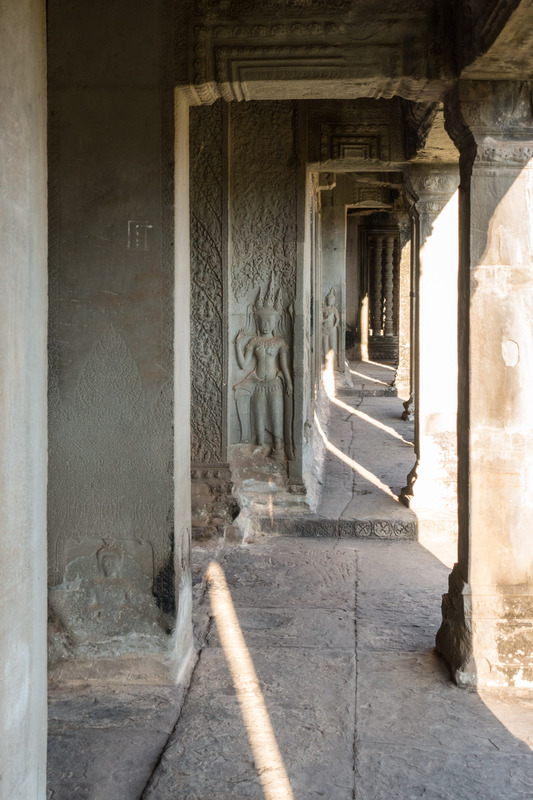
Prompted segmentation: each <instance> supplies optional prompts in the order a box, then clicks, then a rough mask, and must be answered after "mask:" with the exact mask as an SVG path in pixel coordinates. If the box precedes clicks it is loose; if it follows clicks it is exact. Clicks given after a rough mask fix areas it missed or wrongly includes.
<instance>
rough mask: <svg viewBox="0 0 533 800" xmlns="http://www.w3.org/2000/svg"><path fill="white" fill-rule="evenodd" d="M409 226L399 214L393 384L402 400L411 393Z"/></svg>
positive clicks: (404, 216)
mask: <svg viewBox="0 0 533 800" xmlns="http://www.w3.org/2000/svg"><path fill="white" fill-rule="evenodd" d="M411 227H412V224H411V218H410V217H409V216H408V215H407V214H406V213H404V214H402V215H399V220H398V228H399V231H400V264H399V272H400V275H399V279H400V280H399V286H400V298H399V303H398V309H399V320H398V368H397V370H396V377H395V379H394V386H395V387H396V389H397V391H398V397H400V398H401V399H402V400H408V399H409V397H410V395H411Z"/></svg>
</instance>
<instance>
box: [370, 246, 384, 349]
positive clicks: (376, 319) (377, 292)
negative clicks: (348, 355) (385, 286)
mask: <svg viewBox="0 0 533 800" xmlns="http://www.w3.org/2000/svg"><path fill="white" fill-rule="evenodd" d="M373 241H374V268H373V276H374V294H373V301H372V335H373V336H382V335H383V302H382V296H381V292H382V281H381V270H382V259H383V236H375V237H374V239H373Z"/></svg>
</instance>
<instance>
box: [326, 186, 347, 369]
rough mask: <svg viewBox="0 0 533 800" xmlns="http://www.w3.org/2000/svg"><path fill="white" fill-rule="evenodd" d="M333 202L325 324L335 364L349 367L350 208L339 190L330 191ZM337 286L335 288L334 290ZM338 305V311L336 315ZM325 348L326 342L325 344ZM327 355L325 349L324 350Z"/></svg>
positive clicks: (328, 215)
mask: <svg viewBox="0 0 533 800" xmlns="http://www.w3.org/2000/svg"><path fill="white" fill-rule="evenodd" d="M327 199H328V200H329V199H331V204H330V203H327V202H326V203H324V204H323V206H322V215H321V225H322V235H321V241H322V297H321V300H322V327H323V330H326V328H325V327H324V326H325V325H326V326H327V325H328V324H329V325H330V327H329V328H327V330H328V331H329V333H327V332H326V334H325V336H324V340H327V342H328V343H327V345H325V347H327V349H330V348H332V349H333V350H334V352H335V361H334V363H335V368H336V369H338V370H339V371H340V372H344V369H345V366H344V365H345V349H346V347H345V342H346V208H345V205H344V203H338V202H337V203H336V202H335V200H336V192H335V190H334V191H333V192H332V193H329V194H328V197H327ZM331 290H333V291H331ZM332 309H336V311H337V315H335V311H332ZM322 349H323V351H324V346H323V348H322ZM323 355H325V353H324V352H323Z"/></svg>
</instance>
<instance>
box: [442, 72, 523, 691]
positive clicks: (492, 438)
mask: <svg viewBox="0 0 533 800" xmlns="http://www.w3.org/2000/svg"><path fill="white" fill-rule="evenodd" d="M447 124H448V128H449V130H451V132H452V135H454V137H455V142H456V144H457V146H458V147H459V148H460V152H461V162H460V163H461V187H460V227H459V230H460V266H459V287H460V306H459V320H460V327H459V355H460V359H459V408H458V445H459V483H458V489H459V554H458V563H457V564H456V565H455V567H454V569H453V572H452V574H451V576H450V584H449V591H448V594H446V595H445V596H444V598H443V606H442V609H443V622H442V626H441V628H440V630H439V633H438V636H437V647H438V649H439V650H440V652H441V653H442V654H443V655H444V657H445V658H446V660H447V661H448V663H449V664H450V667H451V670H452V673H453V675H454V678H455V680H456V681H457V682H458V683H459V684H462V685H468V686H475V685H478V686H481V685H490V686H507V685H510V686H513V685H514V686H516V687H531V686H532V685H533V627H532V624H531V619H532V616H533V538H532V536H531V518H532V515H533V403H532V401H531V394H532V390H533V384H532V377H531V376H532V372H533V328H532V324H531V320H532V319H533V252H532V247H531V242H532V241H533V208H532V205H533V200H532V197H533V194H532V187H533V161H532V158H533V118H532V112H531V94H530V87H529V86H528V85H527V84H519V83H511V82H502V83H492V82H488V81H486V82H485V81H479V82H472V83H469V82H464V83H463V82H462V83H460V84H459V86H458V88H457V89H456V91H455V93H454V94H453V96H452V97H451V99H449V102H448V105H447Z"/></svg>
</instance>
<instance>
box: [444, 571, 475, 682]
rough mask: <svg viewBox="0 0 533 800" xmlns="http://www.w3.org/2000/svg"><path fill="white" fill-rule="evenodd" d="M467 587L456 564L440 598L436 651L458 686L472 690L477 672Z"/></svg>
mask: <svg viewBox="0 0 533 800" xmlns="http://www.w3.org/2000/svg"><path fill="white" fill-rule="evenodd" d="M469 589H470V587H469V586H468V584H467V583H465V581H464V580H463V579H462V577H461V575H460V573H459V567H458V565H457V564H456V565H455V566H454V568H453V570H452V571H451V573H450V576H449V578H448V593H447V594H444V595H443V596H442V606H441V608H442V624H441V626H440V628H439V631H438V633H437V637H436V641H435V644H436V647H437V651H438V652H439V653H440V654H441V655H442V656H443V658H444V659H445V661H446V662H447V663H448V666H449V668H450V672H451V674H452V678H453V680H454V681H455V683H456V684H457V685H458V686H462V687H465V688H471V689H475V688H476V686H477V670H476V663H475V661H474V652H473V645H472V607H471V595H470V591H469Z"/></svg>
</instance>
